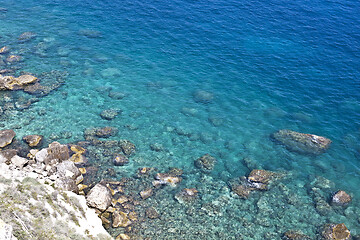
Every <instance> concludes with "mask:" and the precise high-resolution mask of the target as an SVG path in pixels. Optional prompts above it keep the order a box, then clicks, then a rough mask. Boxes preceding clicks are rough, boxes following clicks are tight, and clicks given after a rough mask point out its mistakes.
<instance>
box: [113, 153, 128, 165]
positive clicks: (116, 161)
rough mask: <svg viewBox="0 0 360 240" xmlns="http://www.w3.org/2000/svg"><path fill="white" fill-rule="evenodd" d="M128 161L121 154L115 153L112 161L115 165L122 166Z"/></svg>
mask: <svg viewBox="0 0 360 240" xmlns="http://www.w3.org/2000/svg"><path fill="white" fill-rule="evenodd" d="M128 162H129V159H128V158H127V157H126V156H125V155H123V154H117V155H116V156H115V157H114V159H113V163H114V165H115V166H124V165H125V164H127V163H128Z"/></svg>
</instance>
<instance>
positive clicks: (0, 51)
mask: <svg viewBox="0 0 360 240" xmlns="http://www.w3.org/2000/svg"><path fill="white" fill-rule="evenodd" d="M8 52H10V47H8V46H4V47H2V48H0V54H6V53H8Z"/></svg>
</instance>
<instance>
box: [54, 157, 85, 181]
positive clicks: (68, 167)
mask: <svg viewBox="0 0 360 240" xmlns="http://www.w3.org/2000/svg"><path fill="white" fill-rule="evenodd" d="M56 169H57V171H56V172H57V175H58V176H59V177H60V178H66V177H68V178H71V179H73V180H76V179H77V178H78V177H79V176H81V172H80V170H79V169H78V168H77V167H76V166H75V164H74V163H73V162H72V161H69V160H66V161H63V162H61V163H59V164H58V165H56Z"/></svg>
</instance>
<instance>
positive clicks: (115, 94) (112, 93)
mask: <svg viewBox="0 0 360 240" xmlns="http://www.w3.org/2000/svg"><path fill="white" fill-rule="evenodd" d="M125 96H126V95H125V93H122V92H115V91H110V92H109V97H110V98H112V99H116V100H120V99H123V98H124V97H125Z"/></svg>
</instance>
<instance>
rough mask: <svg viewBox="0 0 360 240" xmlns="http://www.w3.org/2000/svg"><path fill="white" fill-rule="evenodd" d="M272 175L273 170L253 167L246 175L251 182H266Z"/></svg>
mask: <svg viewBox="0 0 360 240" xmlns="http://www.w3.org/2000/svg"><path fill="white" fill-rule="evenodd" d="M273 176H274V173H273V172H270V171H266V170H261V169H254V170H252V171H251V172H250V174H249V176H248V180H249V181H252V182H259V183H264V184H267V183H269V181H270V180H271V178H272V177H273Z"/></svg>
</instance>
